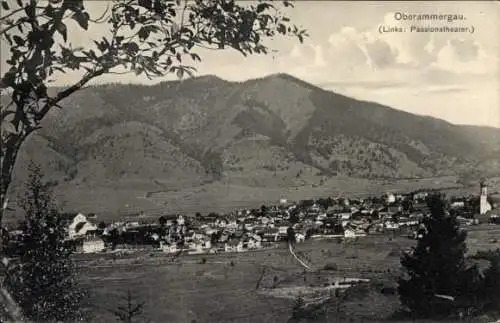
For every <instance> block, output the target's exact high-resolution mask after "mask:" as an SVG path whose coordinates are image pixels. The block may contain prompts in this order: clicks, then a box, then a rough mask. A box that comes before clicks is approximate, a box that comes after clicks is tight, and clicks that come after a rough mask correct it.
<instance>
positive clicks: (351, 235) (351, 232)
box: [344, 228, 356, 238]
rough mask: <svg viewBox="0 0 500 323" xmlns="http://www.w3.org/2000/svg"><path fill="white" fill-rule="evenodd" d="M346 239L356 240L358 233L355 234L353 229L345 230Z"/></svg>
mask: <svg viewBox="0 0 500 323" xmlns="http://www.w3.org/2000/svg"><path fill="white" fill-rule="evenodd" d="M344 237H345V238H356V232H354V230H353V229H351V228H349V229H345V230H344Z"/></svg>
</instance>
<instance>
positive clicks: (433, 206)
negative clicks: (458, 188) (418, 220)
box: [398, 195, 473, 317]
mask: <svg viewBox="0 0 500 323" xmlns="http://www.w3.org/2000/svg"><path fill="white" fill-rule="evenodd" d="M427 204H428V207H429V209H430V213H431V214H430V216H429V217H427V218H425V219H424V220H423V224H424V226H425V228H426V230H425V233H424V234H423V237H422V238H421V239H419V241H418V242H417V246H416V247H414V248H413V250H412V251H411V252H410V253H404V254H403V255H402V258H401V264H402V266H403V268H404V269H405V270H406V274H407V275H406V277H401V278H400V279H399V282H398V284H399V286H398V292H399V295H400V300H401V303H402V305H403V307H404V308H405V309H406V310H407V311H409V312H411V314H412V315H413V316H414V317H433V316H448V315H450V314H452V313H453V311H454V308H455V305H456V304H455V303H454V301H449V300H447V299H443V298H440V297H438V296H436V295H445V296H451V297H454V298H456V297H457V296H461V295H465V294H467V293H468V292H469V291H470V290H468V289H469V288H470V287H471V286H472V285H473V284H472V282H471V281H470V279H472V278H471V277H470V275H469V274H470V271H468V270H467V268H466V263H465V257H464V255H465V252H466V244H465V239H466V235H467V234H466V232H464V231H461V230H460V229H459V223H458V221H457V219H456V218H455V217H453V216H450V215H448V214H447V212H446V208H445V202H444V199H443V197H442V196H440V195H432V196H430V197H429V198H428V201H427Z"/></svg>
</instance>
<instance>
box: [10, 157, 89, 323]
mask: <svg viewBox="0 0 500 323" xmlns="http://www.w3.org/2000/svg"><path fill="white" fill-rule="evenodd" d="M42 176H43V175H42V172H41V170H40V168H39V167H38V166H36V165H30V175H29V180H28V182H27V187H26V192H25V195H24V197H22V198H21V199H20V207H22V208H23V209H24V211H25V212H26V218H25V221H24V224H23V227H24V232H23V236H22V238H21V243H20V244H19V248H22V250H20V252H19V253H20V257H19V261H18V262H17V263H15V264H14V265H13V266H10V268H8V270H7V275H6V278H5V285H6V286H7V288H8V290H9V291H10V292H11V293H12V295H13V297H14V299H15V300H16V301H17V302H18V304H19V305H20V307H21V308H22V309H23V312H24V314H25V315H26V316H27V317H28V318H30V319H32V320H34V321H37V322H39V321H47V320H69V319H77V318H80V317H81V316H82V315H83V314H82V312H81V305H82V301H83V297H84V296H85V295H84V294H85V293H84V292H83V291H82V289H81V288H80V287H79V286H78V283H77V281H76V276H75V268H74V266H73V263H72V261H71V259H70V255H71V249H70V248H69V247H68V246H67V244H66V243H65V239H66V237H67V233H66V229H65V225H64V223H63V221H62V218H61V217H60V216H59V213H58V211H57V209H56V207H55V204H54V201H53V198H52V194H51V190H50V187H49V186H48V185H47V184H45V183H43V182H42Z"/></svg>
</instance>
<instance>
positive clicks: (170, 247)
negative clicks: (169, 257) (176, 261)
mask: <svg viewBox="0 0 500 323" xmlns="http://www.w3.org/2000/svg"><path fill="white" fill-rule="evenodd" d="M160 248H161V249H162V250H163V252H165V253H177V252H179V251H180V249H179V247H178V246H177V244H175V243H174V244H163V243H161V244H160Z"/></svg>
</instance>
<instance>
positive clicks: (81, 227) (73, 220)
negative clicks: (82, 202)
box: [61, 213, 97, 239]
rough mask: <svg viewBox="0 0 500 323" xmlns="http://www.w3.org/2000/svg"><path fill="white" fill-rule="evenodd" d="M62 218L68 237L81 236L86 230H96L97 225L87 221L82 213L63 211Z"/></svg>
mask: <svg viewBox="0 0 500 323" xmlns="http://www.w3.org/2000/svg"><path fill="white" fill-rule="evenodd" d="M61 216H62V219H63V221H64V222H65V223H67V229H66V230H67V232H68V236H69V239H75V238H77V237H83V236H85V235H86V234H87V232H88V231H96V230H97V226H96V225H94V224H92V223H91V222H89V221H88V219H87V217H86V216H85V215H83V214H82V213H63V214H62V215H61Z"/></svg>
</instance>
